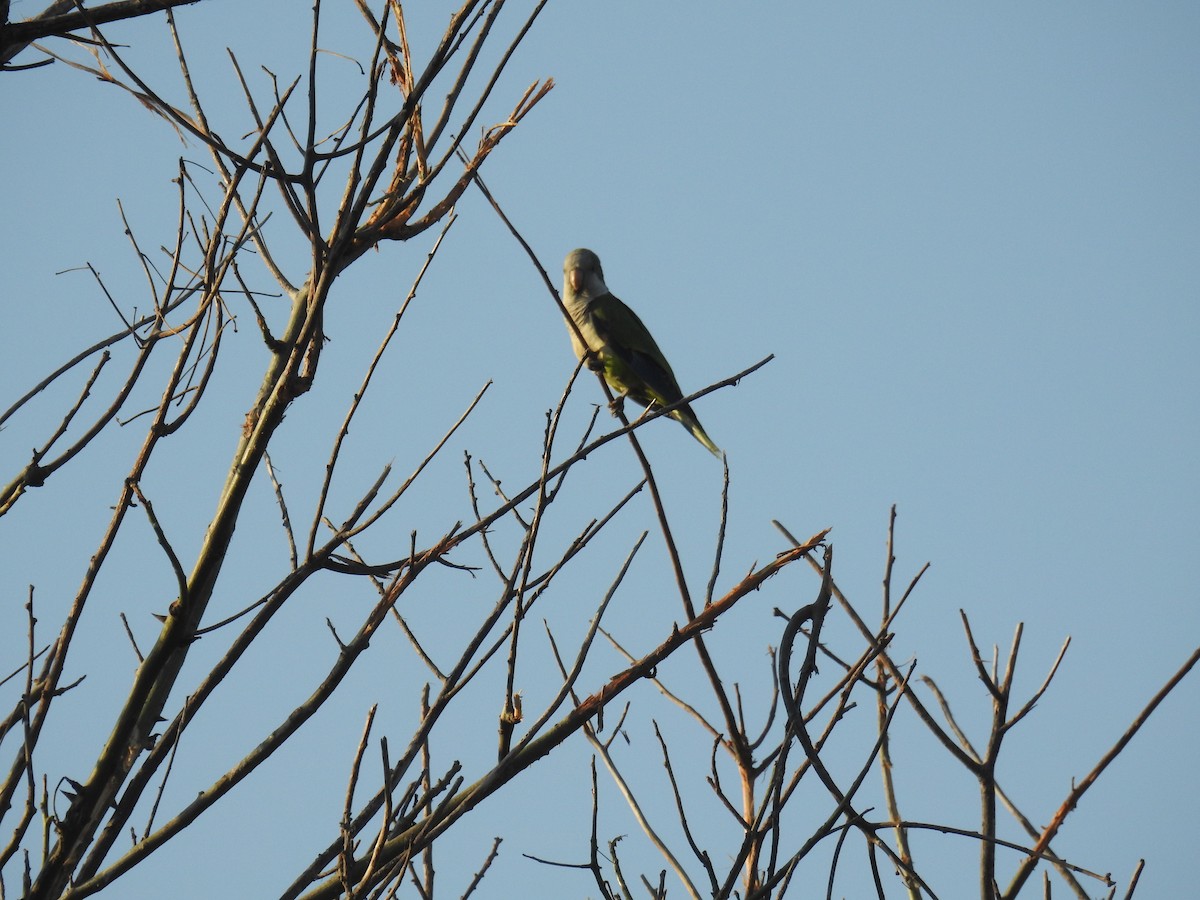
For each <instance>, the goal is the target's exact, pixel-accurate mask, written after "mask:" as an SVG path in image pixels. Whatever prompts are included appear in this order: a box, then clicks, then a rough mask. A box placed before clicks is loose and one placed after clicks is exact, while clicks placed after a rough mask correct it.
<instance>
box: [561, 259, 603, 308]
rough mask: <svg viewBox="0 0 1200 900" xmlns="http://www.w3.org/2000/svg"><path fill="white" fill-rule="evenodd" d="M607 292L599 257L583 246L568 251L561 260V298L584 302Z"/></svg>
mask: <svg viewBox="0 0 1200 900" xmlns="http://www.w3.org/2000/svg"><path fill="white" fill-rule="evenodd" d="M607 293H608V287H607V285H605V283H604V270H603V269H602V268H600V257H598V256H597V255H596V254H595V253H593V252H592V251H591V250H586V249H584V248H583V247H580V248H579V249H578V250H572V251H571V252H570V253H568V254H567V258H566V261H564V262H563V299H564V300H574V301H584V302H586V301H588V300H594V299H595V298H597V297H601V296H603V295H604V294H607Z"/></svg>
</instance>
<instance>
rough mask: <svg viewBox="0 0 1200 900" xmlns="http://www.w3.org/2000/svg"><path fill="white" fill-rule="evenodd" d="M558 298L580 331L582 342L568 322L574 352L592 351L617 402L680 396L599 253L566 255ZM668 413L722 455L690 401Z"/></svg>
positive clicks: (592, 363) (665, 401) (666, 401)
mask: <svg viewBox="0 0 1200 900" xmlns="http://www.w3.org/2000/svg"><path fill="white" fill-rule="evenodd" d="M562 299H563V305H564V306H566V308H567V312H569V313H570V314H571V318H572V319H574V321H575V324H576V325H578V326H579V332H580V333H582V335H583V342H581V341H580V339H579V334H577V333H576V331H575V329H574V328H572V327H571V326H570V324H569V323H568V325H567V330H568V331H569V332H570V333H571V346H572V347H573V348H574V350H575V355H576V356H577V357H579V358H581V359H582V358H583V356H584V354H585V353H586V352H587V351H589V350H590V351H591V352H592V354H593V357H592V359H591V360H589V361H588V366H589V367H590V368H592V369H593V370H595V371H597V372H600V373H602V374H603V375H604V380H605V381H607V382H608V385H609V387H611V388H612V389H613V391H614V392H615V393H616V394H617V395H618V402H619V401H620V399H621V398H624V397H628V398H630V399H631V400H633V401H634V402H636V403H640V404H641V405H642V406H647V407H648V406H650V405H651V404H656V405H658V406H669V405H671V404H672V403H675V402H676V401H678V400H680V399H681V398H682V397H683V391H681V390H680V389H679V382H677V381H676V380H675V373H674V372H672V371H671V365H670V363H668V362H667V359H666V357H665V356H663V354H662V351H661V350H659V349H658V344H656V343H655V342H654V338H653V337H651V336H650V332H649V331H648V330H647V329H646V326H645V325H643V324H642V320H641V319H639V318H638V317H637V314H636V313H634V311H633V310H631V309H630V308H629V307H628V306H626V305H625V304H624V303H622V302H621V301H620V300H618V299H617V298H616V297H614V296H613V295H612V293H611V292H610V291H609V290H608V286H607V285H606V284H605V283H604V271H603V269H601V268H600V257H598V256H597V255H596V254H595V253H593V252H592V251H591V250H584V249H582V248H581V249H579V250H572V251H571V252H570V253H568V254H567V259H566V262H564V263H563V297H562ZM585 342H586V346H585ZM667 415H669V416H670V417H671V418H672V419H674V420H675V421H677V422H679V423H680V424H681V425H683V427H684V428H686V429H687V430H688V431H690V432H691V434H692V437H694V438H695V439H696V440H698V441H699V442H700V443H701V444H703V445H704V446H705V447H707V448H708V449H709V450H710V451H711V452H712V454H713V455H714V456H716V457H718V458H720V457H721V450H720V448H719V447H717V445H716V444H714V443H713V442H712V440H711V439H710V438H709V436H708V435H707V434H705V432H704V429H703V428H702V427H701V425H700V420H699V419H697V418H696V414H695V413H694V412H692V408H691V407H690V406H688V404H686V403H684V404H683V405H682V406H679V407H677V408H675V409H673V410H671V412H669V413H668V414H667Z"/></svg>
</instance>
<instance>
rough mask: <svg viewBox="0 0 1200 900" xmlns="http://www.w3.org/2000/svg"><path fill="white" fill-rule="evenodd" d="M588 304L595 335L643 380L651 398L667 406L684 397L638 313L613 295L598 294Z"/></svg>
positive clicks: (665, 359) (673, 374) (669, 366)
mask: <svg viewBox="0 0 1200 900" xmlns="http://www.w3.org/2000/svg"><path fill="white" fill-rule="evenodd" d="M590 307H591V309H590V312H591V315H592V321H593V322H594V323H595V326H596V334H597V336H598V337H599V338H600V339H601V340H602V341H604V343H605V345H606V346H607V347H608V348H609V349H610V350H611V351H612V352H613V353H615V354H617V355H618V356H619V357H620V358H621V359H622V361H623V362H624V363H625V364H626V365H628V366H629V367H630V368H631V369H632V370H633V372H634V374H636V375H637V376H638V377H639V378H641V379H642V381H643V382H645V384H646V387H647V388H648V389H649V392H650V394H651V396H652V397H653V399H654V400H656V401H657V402H659V403H661V404H663V405H666V404H670V403H674V402H675V401H676V400H678V399H680V398H681V397H682V396H683V392H682V391H680V389H679V383H678V382H677V381H676V380H675V373H674V372H672V371H671V365H670V363H668V362H667V358H666V357H665V356H663V353H662V351H661V350H659V349H658V344H656V343H655V342H654V338H653V336H652V335H651V334H650V331H649V329H647V328H646V326H645V325H643V324H642V320H641V319H639V318H638V317H637V313H635V312H634V311H633V310H632V309H630V308H629V307H628V306H626V305H625V304H624V303H622V302H621V301H620V300H618V299H617V298H616V297H614V296H613V295H612V294H604V295H603V296H600V297H597V298H596V299H595V300H593V301H592V302H591V304H590ZM635 399H636V398H635Z"/></svg>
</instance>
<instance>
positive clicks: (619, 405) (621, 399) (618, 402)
mask: <svg viewBox="0 0 1200 900" xmlns="http://www.w3.org/2000/svg"><path fill="white" fill-rule="evenodd" d="M608 409H609V412H611V413H612V414H613V415H614V416H620V415H621V413H623V412H624V411H625V395H624V394H620V395H618V396H617V397H614V398H613V401H612V402H611V403H609V404H608Z"/></svg>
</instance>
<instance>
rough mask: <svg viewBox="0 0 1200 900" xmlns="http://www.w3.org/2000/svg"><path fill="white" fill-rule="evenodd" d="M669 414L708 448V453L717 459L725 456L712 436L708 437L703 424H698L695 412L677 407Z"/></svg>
mask: <svg viewBox="0 0 1200 900" xmlns="http://www.w3.org/2000/svg"><path fill="white" fill-rule="evenodd" d="M670 415H671V417H672V418H674V419H675V420H676V421H677V422H679V424H680V425H682V426H683V427H684V428H686V429H687V430H688V431H689V432H691V435H692V437H694V438H695V439H696V440H698V441H699V442H700V443H701V444H703V445H704V446H705V447H706V448H707V449H708V452H709V453H711V454H712V455H713V456H715V457H716V458H717V459H723V458H724V457H725V454H724V453H723V452H721V448H720V447H718V446H717V445H716V444H714V443H713V440H712V438H710V437H709V436H708V434H707V432H705V430H704V426H703V425H701V424H700V420H699V419H697V418H696V414H695V413H694V412H692V411H691V410H690V409H686V408H685V409H677V410H675V411H674V412H672V413H670Z"/></svg>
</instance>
